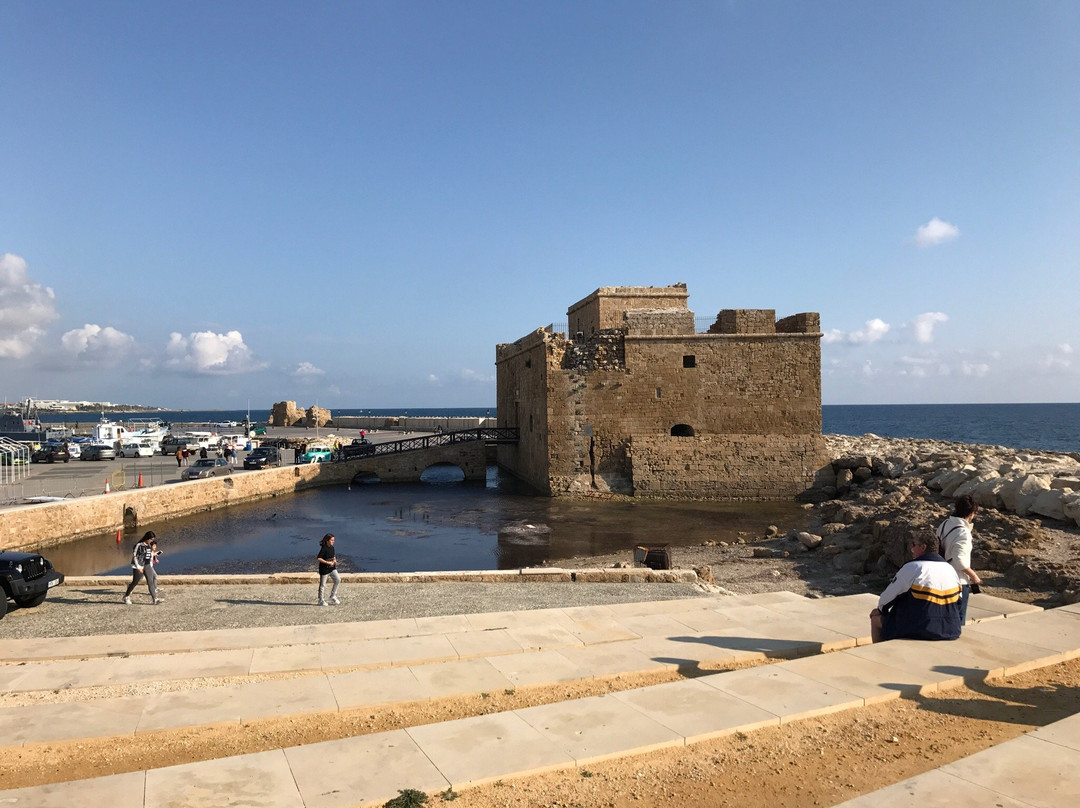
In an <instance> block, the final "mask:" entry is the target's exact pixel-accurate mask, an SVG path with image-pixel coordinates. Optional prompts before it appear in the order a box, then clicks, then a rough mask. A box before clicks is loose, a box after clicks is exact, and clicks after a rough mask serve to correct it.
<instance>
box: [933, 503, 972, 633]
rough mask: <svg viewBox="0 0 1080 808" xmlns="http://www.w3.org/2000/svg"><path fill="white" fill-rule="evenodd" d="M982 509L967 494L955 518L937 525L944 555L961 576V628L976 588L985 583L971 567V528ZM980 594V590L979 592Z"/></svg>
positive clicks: (955, 506)
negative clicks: (972, 593)
mask: <svg viewBox="0 0 1080 808" xmlns="http://www.w3.org/2000/svg"><path fill="white" fill-rule="evenodd" d="M978 510H979V506H978V505H976V504H975V498H974V497H972V496H971V495H970V494H964V495H963V496H959V497H957V498H956V501H955V502H953V512H952V516H950V517H949V518H948V519H946V520H945V521H944V522H942V523H941V524H940V525H938V526H937V537H938V541H939V542H940V543H941V555H943V556H944V557H945V560H946V561H948V562H949V563H950V564H952V566H953V569H954V570H956V572H957V573H958V574H959V576H960V583H961V584H962V586H961V588H960V625H964V623H965V622H966V621H967V607H968V598H969V597H970V596H971V587H972V585H975V586H979V585H981V584H982V578H980V577H979V573H977V572H975V570H973V569H972V568H971V545H972V543H973V541H974V540H973V538H972V535H971V528H972V526H973V525H974V523H975V514H976V513H977V512H978ZM976 591H978V590H976Z"/></svg>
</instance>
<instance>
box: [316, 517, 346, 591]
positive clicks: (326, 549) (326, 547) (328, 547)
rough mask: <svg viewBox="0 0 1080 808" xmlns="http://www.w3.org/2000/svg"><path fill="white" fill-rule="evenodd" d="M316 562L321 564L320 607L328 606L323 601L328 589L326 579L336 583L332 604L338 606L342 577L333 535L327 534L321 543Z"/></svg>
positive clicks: (333, 589)
mask: <svg viewBox="0 0 1080 808" xmlns="http://www.w3.org/2000/svg"><path fill="white" fill-rule="evenodd" d="M316 560H317V561H318V562H319V605H320V606H325V605H326V601H325V600H323V591H324V590H325V589H326V579H327V578H329V579H330V580H331V581H333V582H334V586H333V588H332V589H331V590H330V602H331V603H333V604H334V605H335V606H337V605H338V604H339V603H341V601H340V600H338V597H337V588H338V584H340V583H341V576H340V575H338V571H337V554H336V553H335V552H334V534H333V533H327V534H326V535H325V536H323V537H322V539H321V540H320V541H319V555H318V556H317V557H316Z"/></svg>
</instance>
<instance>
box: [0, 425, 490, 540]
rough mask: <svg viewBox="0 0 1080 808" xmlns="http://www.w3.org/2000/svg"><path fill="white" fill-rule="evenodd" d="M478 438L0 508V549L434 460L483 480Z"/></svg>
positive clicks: (405, 476)
mask: <svg viewBox="0 0 1080 808" xmlns="http://www.w3.org/2000/svg"><path fill="white" fill-rule="evenodd" d="M485 449H486V447H485V445H484V442H483V441H470V442H468V443H460V444H453V445H451V446H439V447H433V448H431V449H426V450H420V451H412V452H401V453H398V454H391V455H380V456H378V457H371V458H364V459H361V460H350V461H347V462H337V463H309V464H303V465H298V466H284V467H282V468H276V469H264V470H261V471H254V472H246V473H242V474H231V475H229V476H227V477H214V478H212V479H208V480H192V481H191V482H184V483H177V484H175V485H159V486H154V487H152V488H138V489H134V490H131V491H117V492H114V493H112V494H100V495H97V496H91V497H81V498H79V499H71V500H65V501H63V502H47V503H43V504H40V505H29V506H26V507H22V508H9V509H5V510H0V550H16V549H20V548H27V547H48V546H50V545H54V544H60V543H63V542H67V541H73V540H75V539H80V538H83V537H85V536H95V535H98V534H101V533H113V532H115V531H117V530H120V529H124V530H129V531H136V530H141V529H146V528H148V527H150V526H152V525H153V524H155V523H157V522H163V521H167V520H169V519H176V518H178V517H182V516H188V515H190V514H193V513H199V512H202V511H211V510H214V509H215V508H228V507H230V506H232V505H238V504H240V503H243V502H253V501H255V500H260V499H267V498H269V497H277V496H285V495H289V494H294V493H296V492H297V491H301V490H304V489H306V488H314V487H318V486H327V485H344V484H345V483H348V482H350V481H351V480H352V479H353V478H354V477H356V476H357V475H358V474H362V473H363V474H368V475H372V474H374V475H375V476H377V477H378V478H379V479H380V480H384V481H386V482H407V481H417V480H419V478H420V475H421V474H422V473H423V471H424V470H425V469H426V468H428V467H429V466H432V465H435V464H452V465H456V466H459V467H460V468H461V469H462V470H463V471H464V473H465V475H466V478H467V479H470V480H483V479H484V475H485V472H486V452H485Z"/></svg>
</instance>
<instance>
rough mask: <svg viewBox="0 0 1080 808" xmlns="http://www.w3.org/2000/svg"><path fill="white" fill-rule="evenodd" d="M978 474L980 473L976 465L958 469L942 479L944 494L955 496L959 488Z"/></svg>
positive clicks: (942, 491)
mask: <svg viewBox="0 0 1080 808" xmlns="http://www.w3.org/2000/svg"><path fill="white" fill-rule="evenodd" d="M976 474H978V470H977V469H976V468H975V467H974V466H964V467H963V468H961V469H957V470H956V471H954V472H953V473H952V474H950V475H948V476H947V477H946V478H945V480H943V481H942V483H941V493H942V495H943V496H946V497H951V496H953V495H954V494H955V493H956V489H957V488H959V487H960V486H962V485H963V484H964V483H966V482H967V481H968V480H970V479H971V478H972V477H974V476H975V475H976Z"/></svg>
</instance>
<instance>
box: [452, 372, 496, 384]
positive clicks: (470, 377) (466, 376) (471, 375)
mask: <svg viewBox="0 0 1080 808" xmlns="http://www.w3.org/2000/svg"><path fill="white" fill-rule="evenodd" d="M458 376H459V377H460V378H461V379H462V381H466V382H481V383H484V384H489V383H494V382H495V376H494V375H492V374H487V375H485V374H483V373H477V372H476V371H475V370H470V369H469V368H462V369H461V370H460V371H458Z"/></svg>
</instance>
